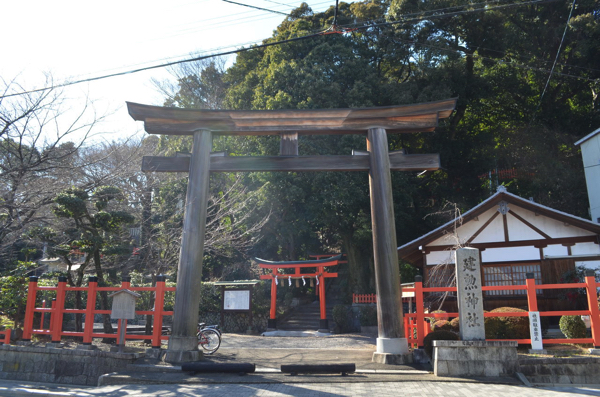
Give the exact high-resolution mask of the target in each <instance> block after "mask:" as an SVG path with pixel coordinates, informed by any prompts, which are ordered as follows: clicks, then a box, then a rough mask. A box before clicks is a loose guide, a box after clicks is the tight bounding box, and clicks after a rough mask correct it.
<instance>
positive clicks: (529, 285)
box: [402, 272, 600, 348]
mask: <svg viewBox="0 0 600 397" xmlns="http://www.w3.org/2000/svg"><path fill="white" fill-rule="evenodd" d="M598 287H600V283H597V282H596V278H595V276H594V275H593V273H591V272H590V273H587V274H586V277H585V282H583V283H569V284H545V285H536V284H535V279H534V278H533V275H530V274H528V277H527V280H526V281H525V288H523V285H510V286H508V285H507V286H487V287H482V290H483V291H502V290H523V289H525V290H526V291H527V302H528V306H529V311H530V312H537V311H538V304H537V290H544V289H578V288H585V289H586V293H587V300H588V302H587V303H588V309H587V310H568V311H565V310H562V311H545V312H540V316H543V317H544V316H590V322H591V329H592V337H591V338H580V339H543V343H546V344H558V343H591V344H593V345H594V347H595V348H600V311H599V309H598ZM402 290H403V291H406V292H414V293H415V299H416V308H417V310H416V313H405V314H404V325H405V327H404V330H405V337H406V338H407V339H408V342H409V344H410V345H412V346H418V347H422V346H423V338H425V335H427V334H428V333H429V332H430V326H429V323H427V322H426V321H425V318H426V317H435V318H444V317H449V318H452V317H458V313H425V310H424V305H423V294H424V293H427V292H457V291H456V287H447V288H441V287H438V288H423V283H422V282H421V281H418V282H415V287H414V288H403V289H402ZM484 316H485V317H529V313H528V312H513V313H484ZM490 340H497V339H490ZM516 341H517V342H518V343H519V344H531V339H516Z"/></svg>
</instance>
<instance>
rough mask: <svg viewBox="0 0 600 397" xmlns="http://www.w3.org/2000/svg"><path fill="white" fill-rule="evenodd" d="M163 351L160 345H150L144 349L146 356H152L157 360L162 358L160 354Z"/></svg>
mask: <svg viewBox="0 0 600 397" xmlns="http://www.w3.org/2000/svg"><path fill="white" fill-rule="evenodd" d="M163 353H164V350H163V349H161V348H160V347H152V348H150V349H146V357H148V358H154V359H157V360H160V359H162V355H163Z"/></svg>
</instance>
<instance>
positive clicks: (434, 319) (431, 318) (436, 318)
mask: <svg viewBox="0 0 600 397" xmlns="http://www.w3.org/2000/svg"><path fill="white" fill-rule="evenodd" d="M430 313H432V314H433V313H436V314H437V313H446V312H445V311H444V310H434V311H432V312H430ZM426 319H427V320H429V324H431V329H433V325H434V324H435V323H436V322H438V321H440V320H448V316H442V317H426Z"/></svg>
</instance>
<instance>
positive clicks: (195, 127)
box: [127, 99, 456, 364]
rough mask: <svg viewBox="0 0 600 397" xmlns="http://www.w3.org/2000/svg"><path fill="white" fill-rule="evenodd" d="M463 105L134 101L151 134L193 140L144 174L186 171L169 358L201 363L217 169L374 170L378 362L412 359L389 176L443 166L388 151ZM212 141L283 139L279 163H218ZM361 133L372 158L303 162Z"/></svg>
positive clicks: (148, 163) (221, 159)
mask: <svg viewBox="0 0 600 397" xmlns="http://www.w3.org/2000/svg"><path fill="white" fill-rule="evenodd" d="M455 105H456V99H448V100H444V101H438V102H430V103H422V104H416V105H405V106H388V107H375V108H364V109H331V110H271V111H269V110H263V111H241V110H239V111H237V110H218V111H215V110H183V109H177V108H163V107H157V106H147V105H140V104H134V103H128V104H127V107H128V110H129V114H130V115H131V117H133V118H134V119H135V120H140V121H144V127H145V129H146V131H147V132H148V133H151V134H171V135H192V136H193V139H194V143H193V150H192V155H191V157H171V158H165V157H145V158H144V160H143V164H142V170H143V171H158V172H161V171H162V172H189V183H188V190H187V197H186V206H185V219H184V226H183V238H182V241H181V254H180V258H179V267H178V274H177V293H176V296H175V307H174V313H173V330H172V334H171V337H170V339H169V347H168V350H167V352H166V354H165V361H167V362H170V363H182V362H187V361H197V360H200V359H202V353H201V352H199V351H198V349H197V345H198V343H197V339H196V326H197V321H198V306H199V304H200V283H201V277H202V256H203V252H204V232H205V227H206V209H207V203H208V194H209V188H208V185H209V176H210V172H255V171H256V172H258V171H262V172H264V171H290V172H303V171H368V172H369V190H370V195H371V218H372V226H373V251H374V256H375V258H374V259H375V261H374V262H375V283H376V288H377V297H378V299H377V319H378V338H377V350H376V352H375V353H374V354H373V360H374V361H376V362H382V363H395V364H402V363H407V362H410V361H412V355H409V354H408V353H409V351H408V343H407V340H406V339H405V338H404V329H403V316H402V292H401V287H400V275H399V269H398V256H397V251H396V249H397V244H396V229H395V224H394V209H393V208H394V207H393V198H392V183H391V174H390V171H393V170H397V171H422V170H436V169H439V156H438V155H436V154H433V155H432V154H421V155H407V154H405V153H404V152H403V151H400V152H393V153H389V152H388V139H387V134H389V133H414V132H423V131H433V130H434V129H435V127H436V126H437V124H438V120H439V119H440V118H446V117H448V116H450V114H451V113H452V111H453V110H454V107H455ZM213 134H216V135H233V136H242V135H280V136H281V151H280V154H281V155H280V156H274V157H238V156H236V157H227V156H211V153H210V151H211V146H212V137H213ZM312 134H320V135H324V134H329V135H341V134H362V135H366V138H367V152H357V154H358V155H352V156H299V155H298V137H299V136H301V135H312Z"/></svg>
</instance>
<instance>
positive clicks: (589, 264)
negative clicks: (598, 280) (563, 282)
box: [575, 261, 600, 270]
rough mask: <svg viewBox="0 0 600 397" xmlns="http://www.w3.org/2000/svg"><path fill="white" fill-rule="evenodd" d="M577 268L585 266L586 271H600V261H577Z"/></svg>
mask: <svg viewBox="0 0 600 397" xmlns="http://www.w3.org/2000/svg"><path fill="white" fill-rule="evenodd" d="M575 266H583V267H585V268H586V269H594V270H600V261H577V262H575Z"/></svg>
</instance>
